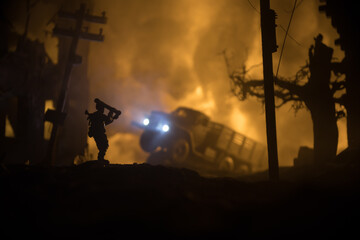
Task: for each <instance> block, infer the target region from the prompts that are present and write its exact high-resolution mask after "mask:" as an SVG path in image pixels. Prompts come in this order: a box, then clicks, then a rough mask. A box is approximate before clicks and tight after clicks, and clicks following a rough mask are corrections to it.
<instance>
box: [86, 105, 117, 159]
mask: <svg viewBox="0 0 360 240" xmlns="http://www.w3.org/2000/svg"><path fill="white" fill-rule="evenodd" d="M94 102H95V103H96V110H97V111H96V112H93V113H89V112H88V111H87V110H86V111H85V114H86V115H88V117H87V119H88V120H89V132H88V135H89V137H93V138H94V140H95V142H96V146H97V148H98V149H99V154H98V160H100V161H105V159H104V157H105V153H106V150H107V149H108V147H109V142H108V139H107V137H106V134H105V132H106V131H105V125H109V124H110V123H112V122H113V121H114V120H115V119H117V118H118V117H119V115H120V114H121V111H119V110H117V109H115V108H113V107H110V106H109V105H107V104H106V103H104V102H102V101H101V100H99V99H97V98H95V100H94ZM105 108H107V109H108V110H109V113H108V115H105V114H104V110H105Z"/></svg>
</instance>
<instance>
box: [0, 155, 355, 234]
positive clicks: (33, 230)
mask: <svg viewBox="0 0 360 240" xmlns="http://www.w3.org/2000/svg"><path fill="white" fill-rule="evenodd" d="M358 160H359V159H351V160H346V161H345V160H344V161H341V163H331V164H328V165H326V166H322V167H302V168H281V169H280V180H279V181H276V182H270V181H268V180H267V172H261V173H257V174H253V175H249V176H244V177H238V178H230V177H227V178H226V177H222V178H207V177H202V176H200V175H199V174H197V173H196V172H194V171H191V170H187V169H177V168H170V167H164V166H152V165H149V164H133V165H112V164H110V165H107V166H105V167H104V166H102V165H97V164H83V165H78V166H73V167H61V168H60V167H57V168H55V167H53V168H50V167H35V166H32V167H31V166H27V167H26V166H3V168H2V169H1V174H0V192H1V200H0V212H1V220H2V224H1V234H2V236H8V237H14V238H16V237H18V236H23V235H24V234H25V235H26V236H31V235H34V236H41V237H46V238H48V239H53V238H57V237H59V238H63V237H67V238H68V237H80V238H84V237H97V238H100V239H103V238H107V237H111V238H114V239H118V238H124V237H126V236H131V238H133V237H140V236H141V237H143V236H146V237H149V236H155V237H164V238H167V239H174V238H178V237H182V238H183V237H197V238H209V237H231V238H233V237H235V238H236V239H240V238H246V239H248V238H264V237H266V238H267V239H273V238H277V239H278V238H287V239H300V238H305V237H306V238H307V239H309V238H310V239H313V238H315V237H319V238H321V239H324V238H328V237H334V236H338V237H341V238H343V239H344V238H346V236H352V238H354V239H356V236H358V235H359V231H358V227H359V223H360V220H359V217H360V211H359V210H360V208H359V203H360V201H359V200H360V188H359V186H360V174H359V173H360V171H359V170H360V164H359V161H358ZM353 234H355V235H353ZM126 238H128V237H126ZM3 239H7V238H3Z"/></svg>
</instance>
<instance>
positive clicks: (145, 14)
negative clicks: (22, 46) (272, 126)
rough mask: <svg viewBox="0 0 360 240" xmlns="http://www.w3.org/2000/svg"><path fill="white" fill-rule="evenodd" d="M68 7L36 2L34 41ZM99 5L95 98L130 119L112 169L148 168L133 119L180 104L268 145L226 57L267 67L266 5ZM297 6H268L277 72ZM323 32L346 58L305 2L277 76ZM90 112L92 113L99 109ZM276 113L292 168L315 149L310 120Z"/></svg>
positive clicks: (289, 71) (178, 0)
mask: <svg viewBox="0 0 360 240" xmlns="http://www.w3.org/2000/svg"><path fill="white" fill-rule="evenodd" d="M64 2H66V3H67V4H69V3H68V1H44V2H41V4H38V6H37V8H39V9H40V10H41V9H45V8H46V9H48V11H43V10H41V12H43V15H46V16H43V18H41V19H43V20H39V19H40V17H39V16H40V15H41V14H37V15H36V16H37V17H35V19H36V20H32V21H35V22H36V23H37V24H38V27H37V29H36V30H33V31H32V32H31V35H32V36H40V35H41V36H43V34H42V33H40V32H41V31H43V30H44V28H46V21H45V20H48V19H49V18H51V16H52V15H54V14H55V13H56V10H57V9H58V8H59V7H60V6H61V5H62V4H63V3H64ZM249 2H250V3H252V5H251V4H250V3H249ZM92 5H93V11H92V12H93V13H94V14H100V13H101V12H102V11H104V10H105V11H106V15H107V17H108V23H107V24H106V25H104V26H97V25H95V24H94V25H91V26H90V28H89V31H97V29H98V28H99V27H102V28H103V33H104V35H105V41H104V42H103V43H91V46H90V56H89V59H90V60H89V63H88V64H89V72H88V77H89V80H90V91H91V92H90V96H91V99H93V98H95V97H98V98H100V99H102V100H103V101H105V102H107V103H109V104H110V105H113V106H114V107H117V108H119V109H121V110H122V112H123V114H122V115H121V116H120V118H119V119H118V120H116V121H115V122H114V123H113V124H112V125H109V126H108V135H109V136H110V138H109V139H110V148H109V151H108V154H107V156H106V157H107V158H108V159H109V160H110V161H111V162H116V163H129V162H141V161H144V160H145V158H146V154H144V153H143V152H142V150H141V149H140V147H139V145H138V140H139V135H140V134H141V131H140V130H137V129H136V128H134V127H133V126H131V121H141V119H142V118H143V116H145V115H146V114H149V113H150V111H152V110H162V111H166V112H169V111H172V110H174V109H175V108H176V107H178V106H187V107H193V108H196V109H198V110H201V111H203V112H205V113H206V114H208V115H209V116H210V117H211V118H212V119H213V120H215V121H218V122H221V123H224V124H226V125H228V126H230V127H232V128H233V129H234V130H237V131H239V132H241V133H244V134H245V135H247V136H249V137H251V138H253V139H255V140H257V141H259V142H262V143H263V144H266V135H265V116H264V108H263V105H262V104H261V102H259V101H258V100H256V99H251V98H250V99H248V100H247V101H244V102H239V101H238V100H237V99H236V97H234V96H233V95H232V93H231V91H230V84H229V83H230V80H229V78H228V72H227V71H228V69H227V68H226V65H225V61H224V55H223V52H224V51H226V52H228V53H231V55H232V58H231V60H232V61H231V67H232V68H236V67H241V66H242V65H244V64H245V65H246V66H247V67H248V68H249V67H251V66H254V65H257V64H259V63H261V62H262V53H261V34H260V15H259V10H260V7H259V1H257V0H251V1H246V0H240V1H239V0H222V1H216V0H198V1H192V0H152V1H147V0H134V1H126V0H122V1H110V0H106V1H93V2H92ZM292 7H293V1H288V0H273V1H271V8H273V9H274V10H275V11H276V13H277V14H278V18H277V24H278V27H277V43H278V45H279V49H278V52H277V53H274V54H273V64H274V72H275V71H276V69H277V64H278V60H279V55H280V49H281V44H282V42H283V39H284V35H285V31H284V29H285V28H286V27H287V24H288V21H289V18H290V14H291V10H292ZM73 8H74V9H76V8H78V6H73ZM40 10H39V11H40ZM36 11H37V12H39V11H38V10H36ZM38 18H39V19H38ZM44 19H45V20H44ZM22 21H23V20H22ZM20 22H21V21H20ZM17 25H19V26H20V25H21V24H17ZM39 26H42V27H41V28H40V27H39ZM47 28H49V26H47ZM318 33H322V34H323V35H324V42H325V43H326V44H328V45H329V46H331V47H333V48H334V49H335V54H334V56H335V57H337V58H338V59H339V60H341V59H342V57H343V55H342V52H341V51H340V49H339V48H338V47H335V46H334V44H333V43H334V40H335V39H336V38H337V37H338V36H337V33H336V31H335V30H334V29H333V28H332V27H331V21H330V19H327V18H326V16H325V14H320V13H319V11H318V1H310V0H303V1H298V7H297V8H296V10H295V13H294V17H293V21H292V25H291V27H290V31H289V34H290V36H289V38H288V39H287V41H286V46H285V50H284V53H283V56H282V62H281V66H280V71H279V75H281V76H284V77H289V76H292V75H294V74H295V72H296V71H297V70H298V69H299V67H300V66H303V65H304V64H305V61H306V60H307V54H308V48H309V46H310V45H311V44H313V38H314V37H315V36H316V35H317V34H318ZM44 41H45V42H46V44H47V46H48V49H49V52H50V55H51V56H56V52H55V51H54V46H55V44H56V39H55V38H53V39H50V38H49V37H48V38H45V40H44ZM250 75H251V76H252V77H254V78H262V68H261V66H259V67H256V68H253V70H252V71H251V72H250ZM89 110H90V111H93V110H94V103H93V102H92V101H91V102H90V103H89ZM276 113H277V134H278V147H279V161H280V165H292V161H293V158H294V157H295V156H296V155H297V151H298V148H299V146H301V145H307V146H310V147H311V146H312V141H313V140H312V137H313V135H312V123H311V118H310V113H309V112H308V111H307V110H301V111H300V112H298V113H297V115H296V116H295V114H294V112H293V111H292V110H291V104H288V105H285V106H283V107H282V108H281V109H278V110H277V111H276ZM344 123H345V121H341V122H339V127H340V145H339V149H341V148H344V147H346V145H347V143H346V135H345V124H344ZM89 146H90V151H91V152H92V153H93V154H96V152H97V150H96V146H95V144H94V141H93V139H89Z"/></svg>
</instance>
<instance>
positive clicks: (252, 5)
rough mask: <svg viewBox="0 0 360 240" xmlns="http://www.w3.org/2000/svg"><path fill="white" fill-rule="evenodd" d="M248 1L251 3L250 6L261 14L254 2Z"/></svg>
mask: <svg viewBox="0 0 360 240" xmlns="http://www.w3.org/2000/svg"><path fill="white" fill-rule="evenodd" d="M248 3H249V4H250V6H251V7H252V8H253V9H254V10H255V11H256V12H257V13H259V14H260V11H259V10H257V8H256V7H255V6H254V4H252V2H251V1H250V0H248Z"/></svg>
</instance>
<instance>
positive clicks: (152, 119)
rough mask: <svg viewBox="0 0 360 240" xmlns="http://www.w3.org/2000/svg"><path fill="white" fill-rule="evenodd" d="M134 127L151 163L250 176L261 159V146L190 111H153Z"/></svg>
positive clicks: (181, 108) (262, 154) (200, 114)
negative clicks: (138, 129)
mask: <svg viewBox="0 0 360 240" xmlns="http://www.w3.org/2000/svg"><path fill="white" fill-rule="evenodd" d="M133 124H134V125H135V126H137V127H140V128H142V129H143V130H144V131H143V133H142V135H141V137H140V146H141V148H142V149H143V150H144V151H146V152H149V153H150V156H149V158H148V160H147V162H148V163H151V164H164V165H170V166H179V167H188V168H191V169H194V170H199V169H201V170H204V169H207V170H216V171H227V172H242V173H244V172H246V173H250V172H251V171H252V168H253V166H254V164H259V163H260V162H262V161H263V160H264V159H263V158H264V156H265V152H264V150H265V147H264V146H261V145H260V144H258V143H257V142H255V141H254V140H252V139H250V138H247V137H246V136H245V135H242V134H240V133H237V132H235V131H234V130H232V129H231V128H229V127H227V126H225V125H223V124H220V123H216V122H213V121H211V120H210V118H209V117H208V116H207V115H206V114H204V113H202V112H200V111H197V110H194V109H191V108H186V107H179V108H177V109H176V110H175V111H173V112H171V113H164V112H160V111H152V112H151V114H150V116H148V117H146V118H144V120H143V122H142V123H133ZM259 154H260V155H259ZM255 155H259V156H257V157H256V158H258V159H254V157H255Z"/></svg>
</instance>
